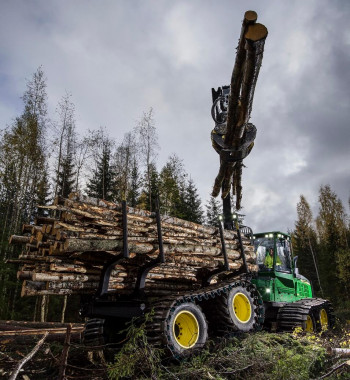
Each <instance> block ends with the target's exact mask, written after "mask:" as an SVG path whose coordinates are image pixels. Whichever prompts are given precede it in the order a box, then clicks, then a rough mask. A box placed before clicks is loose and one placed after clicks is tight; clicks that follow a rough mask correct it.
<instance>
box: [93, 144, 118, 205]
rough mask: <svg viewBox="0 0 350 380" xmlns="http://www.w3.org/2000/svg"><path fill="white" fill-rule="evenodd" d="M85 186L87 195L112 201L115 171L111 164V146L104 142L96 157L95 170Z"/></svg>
mask: <svg viewBox="0 0 350 380" xmlns="http://www.w3.org/2000/svg"><path fill="white" fill-rule="evenodd" d="M92 173H93V174H92V178H91V179H90V180H89V182H88V184H87V194H88V195H89V196H92V197H96V198H102V199H105V200H107V201H113V200H114V188H115V182H114V177H115V171H114V168H113V166H112V164H111V146H110V144H109V143H108V141H107V140H106V141H105V143H104V144H103V147H102V152H101V155H100V156H99V157H97V162H96V168H95V169H94V170H93V172H92Z"/></svg>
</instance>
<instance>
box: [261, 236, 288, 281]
mask: <svg viewBox="0 0 350 380" xmlns="http://www.w3.org/2000/svg"><path fill="white" fill-rule="evenodd" d="M254 250H255V252H256V256H257V264H258V266H259V272H266V271H267V272H270V271H273V270H276V271H278V272H284V273H291V272H292V264H291V246H290V236H289V235H287V234H285V233H282V232H279V231H274V232H263V233H259V234H255V235H254Z"/></svg>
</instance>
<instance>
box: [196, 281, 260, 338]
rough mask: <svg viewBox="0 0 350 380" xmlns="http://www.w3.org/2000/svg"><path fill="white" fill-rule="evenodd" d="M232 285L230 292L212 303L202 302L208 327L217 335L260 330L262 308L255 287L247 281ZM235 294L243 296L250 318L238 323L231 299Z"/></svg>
mask: <svg viewBox="0 0 350 380" xmlns="http://www.w3.org/2000/svg"><path fill="white" fill-rule="evenodd" d="M232 285H233V287H232V289H231V290H230V291H228V292H225V293H223V294H222V295H221V296H218V297H215V299H214V300H213V302H208V301H206V302H204V304H205V306H204V310H205V312H206V315H207V318H208V321H209V324H210V327H211V328H212V329H213V330H214V331H215V332H216V333H218V334H227V333H228V334H231V333H237V332H249V331H259V330H261V329H262V327H263V323H264V308H263V306H262V301H261V297H260V294H259V293H258V291H257V289H256V287H255V286H254V285H252V284H251V283H250V282H248V281H236V282H235V283H232ZM237 293H238V294H243V296H244V297H245V298H246V300H247V301H249V302H250V306H249V309H250V316H249V317H248V318H247V320H245V321H240V320H239V319H238V318H237V314H236V312H235V311H234V305H233V299H234V298H233V297H234V294H237Z"/></svg>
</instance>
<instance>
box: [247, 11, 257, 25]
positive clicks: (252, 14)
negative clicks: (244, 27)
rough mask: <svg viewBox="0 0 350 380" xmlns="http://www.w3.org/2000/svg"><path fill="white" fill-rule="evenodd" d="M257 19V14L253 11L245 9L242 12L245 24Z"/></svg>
mask: <svg viewBox="0 0 350 380" xmlns="http://www.w3.org/2000/svg"><path fill="white" fill-rule="evenodd" d="M257 19H258V15H257V13H256V12H255V11H247V12H246V13H245V14H244V21H245V23H247V24H253V23H254V22H255V21H256V20H257Z"/></svg>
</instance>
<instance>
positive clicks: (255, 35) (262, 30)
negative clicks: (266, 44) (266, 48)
mask: <svg viewBox="0 0 350 380" xmlns="http://www.w3.org/2000/svg"><path fill="white" fill-rule="evenodd" d="M267 34H268V31H267V28H266V26H265V25H263V24H259V23H256V24H252V25H249V27H248V31H247V33H246V34H245V38H246V40H247V41H252V42H256V41H261V40H264V39H265V38H266V37H267Z"/></svg>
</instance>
